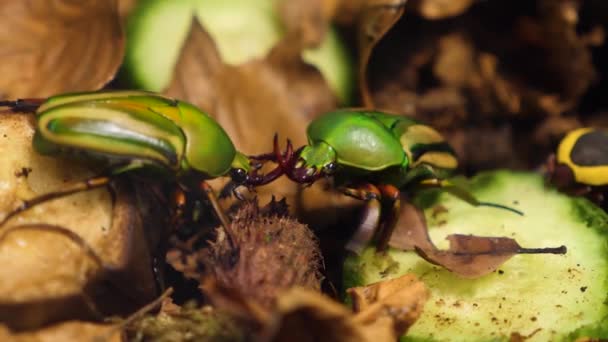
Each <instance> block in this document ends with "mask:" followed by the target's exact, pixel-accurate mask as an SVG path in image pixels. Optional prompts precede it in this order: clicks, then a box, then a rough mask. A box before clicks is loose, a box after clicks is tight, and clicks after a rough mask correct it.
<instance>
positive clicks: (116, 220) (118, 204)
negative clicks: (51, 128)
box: [0, 114, 162, 329]
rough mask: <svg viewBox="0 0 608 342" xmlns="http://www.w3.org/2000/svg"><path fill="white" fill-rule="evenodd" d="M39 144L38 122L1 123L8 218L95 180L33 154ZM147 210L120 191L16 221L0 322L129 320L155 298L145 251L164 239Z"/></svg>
mask: <svg viewBox="0 0 608 342" xmlns="http://www.w3.org/2000/svg"><path fill="white" fill-rule="evenodd" d="M33 134H34V126H33V117H32V116H31V115H27V114H11V115H0V155H2V158H1V159H0V182H1V183H2V184H3V187H2V189H0V217H1V218H4V217H5V216H6V214H7V213H8V212H10V211H12V210H13V209H14V208H15V207H17V206H19V205H21V204H22V203H23V200H25V199H31V198H33V197H35V196H39V195H41V194H44V193H48V192H50V191H54V190H56V189H61V188H62V187H63V186H64V185H65V184H66V182H71V181H78V180H81V179H84V178H87V177H90V176H92V175H93V174H94V171H93V169H91V168H90V166H87V165H86V164H85V163H78V162H76V161H66V160H64V159H58V158H50V157H47V156H42V155H40V154H38V153H36V152H35V151H34V147H33V145H32V136H33ZM136 202H137V204H136ZM148 202H150V201H149V200H146V199H145V197H142V200H141V201H136V200H135V198H134V194H133V188H132V187H131V186H126V185H125V183H124V182H120V181H117V182H116V183H115V186H114V188H113V191H112V192H110V191H109V190H107V189H97V190H91V191H86V192H81V193H77V194H72V195H69V196H65V197H63V198H60V199H56V200H53V201H49V202H46V203H42V204H40V205H37V206H35V207H34V208H33V209H32V210H27V211H24V212H21V213H19V214H18V215H16V216H14V217H13V218H12V219H10V220H9V221H8V222H7V223H6V224H5V226H3V227H2V229H0V264H2V265H3V267H2V268H1V269H0V278H1V279H2V281H1V282H0V321H2V322H3V323H4V324H7V325H8V326H10V327H11V328H15V329H33V328H37V327H39V326H41V325H44V324H48V323H49V322H53V321H58V320H67V319H76V318H82V319H84V318H91V317H92V316H93V315H99V311H101V312H104V313H111V314H114V313H119V312H130V311H131V310H134V309H135V308H137V307H138V306H139V304H141V303H144V302H146V301H148V300H149V298H151V297H153V296H154V295H155V292H156V284H155V281H154V275H153V272H152V270H151V268H150V265H151V262H152V261H151V255H150V249H149V247H150V246H148V245H147V243H146V242H147V238H150V239H153V236H155V235H160V233H159V230H158V228H159V226H158V225H159V223H160V222H162V221H161V220H160V219H158V217H156V223H154V222H153V221H146V223H144V222H142V218H145V217H146V216H147V215H146V214H145V212H147V210H146V206H148V205H149V203H148ZM44 224H47V225H54V226H58V227H62V228H63V229H64V230H60V229H52V228H49V227H48V226H45V225H44ZM23 225H26V226H23ZM144 227H145V234H144ZM66 230H67V231H66ZM68 232H72V233H71V234H72V235H70V233H68ZM87 249H90V250H89V251H87ZM91 250H92V251H91ZM93 255H95V256H96V257H94V256H93ZM99 259H101V261H100V260H99ZM110 269H111V271H112V272H109V271H110Z"/></svg>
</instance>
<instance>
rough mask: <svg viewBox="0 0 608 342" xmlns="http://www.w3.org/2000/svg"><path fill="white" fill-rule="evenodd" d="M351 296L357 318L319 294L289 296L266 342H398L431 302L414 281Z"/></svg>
mask: <svg viewBox="0 0 608 342" xmlns="http://www.w3.org/2000/svg"><path fill="white" fill-rule="evenodd" d="M348 293H349V295H350V296H351V297H352V299H353V303H354V304H355V307H356V309H355V312H354V313H353V312H351V311H350V310H348V309H347V308H346V307H344V306H343V305H341V304H339V303H337V302H335V301H333V300H331V299H329V298H327V297H325V296H323V295H321V294H319V293H315V292H312V291H309V290H305V289H301V288H293V289H291V290H288V291H286V292H284V293H283V294H282V295H281V296H280V297H279V299H278V302H277V312H276V314H275V315H276V316H277V317H276V318H275V319H274V323H272V324H270V325H268V326H267V328H266V331H265V334H266V336H267V340H271V341H313V340H314V341H360V342H372V341H395V340H397V338H398V337H399V336H401V335H402V334H403V333H405V332H406V331H407V329H408V328H409V327H410V326H411V325H412V324H413V323H414V322H415V321H416V319H417V318H418V316H420V314H421V313H422V308H423V306H424V304H425V302H426V300H427V299H428V296H429V294H428V291H427V289H426V287H425V286H424V284H423V283H422V282H420V281H418V280H417V279H416V277H415V276H413V275H405V276H402V277H399V278H395V279H393V280H388V281H383V282H379V283H375V284H371V285H368V286H363V287H357V288H352V289H349V290H348ZM294 331H306V334H294Z"/></svg>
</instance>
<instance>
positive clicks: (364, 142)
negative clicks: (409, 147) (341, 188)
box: [308, 110, 405, 171]
mask: <svg viewBox="0 0 608 342" xmlns="http://www.w3.org/2000/svg"><path fill="white" fill-rule="evenodd" d="M308 140H309V142H310V143H311V144H313V143H315V142H319V141H323V142H325V143H327V144H328V145H330V146H331V147H333V149H334V150H335V151H336V155H337V158H338V162H339V163H341V164H343V165H347V166H352V167H356V168H361V169H364V170H370V171H375V170H381V169H384V168H387V167H390V166H396V165H402V164H404V162H405V153H404V152H403V150H402V148H401V144H400V143H399V141H398V140H397V139H395V137H394V136H393V134H392V133H391V131H390V130H389V129H387V127H386V126H384V125H383V124H382V123H381V122H380V121H379V120H377V119H375V118H373V117H372V116H370V115H367V112H364V111H344V110H342V111H336V112H331V113H327V114H325V115H323V116H322V117H320V118H319V119H317V120H315V121H314V122H312V123H311V124H310V125H309V126H308Z"/></svg>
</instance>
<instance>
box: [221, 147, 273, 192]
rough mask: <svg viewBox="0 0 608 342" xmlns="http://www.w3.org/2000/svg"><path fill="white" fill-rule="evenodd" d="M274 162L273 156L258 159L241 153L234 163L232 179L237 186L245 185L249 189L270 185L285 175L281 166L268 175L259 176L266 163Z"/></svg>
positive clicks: (231, 173) (237, 155) (268, 155)
mask: <svg viewBox="0 0 608 342" xmlns="http://www.w3.org/2000/svg"><path fill="white" fill-rule="evenodd" d="M269 160H270V161H274V155H273V154H267V155H262V156H258V157H247V156H246V155H244V154H243V153H241V152H237V153H236V156H235V157H234V161H233V162H232V168H231V170H230V177H231V178H232V182H233V183H234V184H235V185H245V186H247V187H253V186H260V185H264V184H268V183H270V182H272V181H273V180H275V179H277V178H278V177H279V176H281V175H282V174H283V170H282V169H281V167H280V166H277V167H276V168H275V169H274V170H272V171H270V172H269V173H267V174H259V173H258V172H259V170H260V169H261V168H262V166H263V165H264V163H265V162H266V161H269Z"/></svg>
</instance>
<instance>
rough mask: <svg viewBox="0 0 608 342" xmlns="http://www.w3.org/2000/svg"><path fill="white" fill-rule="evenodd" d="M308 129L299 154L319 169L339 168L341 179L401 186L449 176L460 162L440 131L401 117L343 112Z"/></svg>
mask: <svg viewBox="0 0 608 342" xmlns="http://www.w3.org/2000/svg"><path fill="white" fill-rule="evenodd" d="M307 133H308V143H309V144H308V146H306V147H304V149H303V150H302V151H301V153H300V155H299V157H300V158H301V161H302V162H303V164H304V165H305V166H306V167H307V168H309V169H313V170H314V172H315V173H318V172H324V171H323V170H326V172H327V171H329V172H332V171H333V170H331V169H333V168H337V169H338V170H337V171H336V172H335V175H336V177H338V178H347V179H351V180H352V178H353V177H360V176H363V177H366V178H369V177H372V178H373V179H375V180H379V181H381V182H383V183H388V184H392V185H394V186H396V187H402V186H404V185H406V184H408V183H409V182H411V181H412V180H414V179H415V180H419V181H420V180H422V179H425V178H444V177H445V176H446V175H447V174H448V173H449V172H451V171H453V170H454V169H456V167H457V166H458V161H457V159H456V156H455V154H454V151H453V150H452V148H451V147H450V146H449V145H448V143H447V142H446V141H445V139H444V138H443V137H442V136H441V134H439V133H438V132H437V131H436V130H435V129H433V128H432V127H430V126H427V125H423V124H420V123H419V122H417V121H415V120H413V119H410V118H406V117H402V116H396V115H390V114H385V113H382V112H377V111H365V110H339V111H335V112H331V113H328V114H325V115H323V116H322V117H320V118H319V119H317V120H315V121H313V122H312V123H311V124H310V125H309V126H308V131H307ZM340 169H341V170H342V172H339V171H340ZM310 173H311V171H308V174H309V175H310ZM340 173H346V174H342V175H341V174H340Z"/></svg>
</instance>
